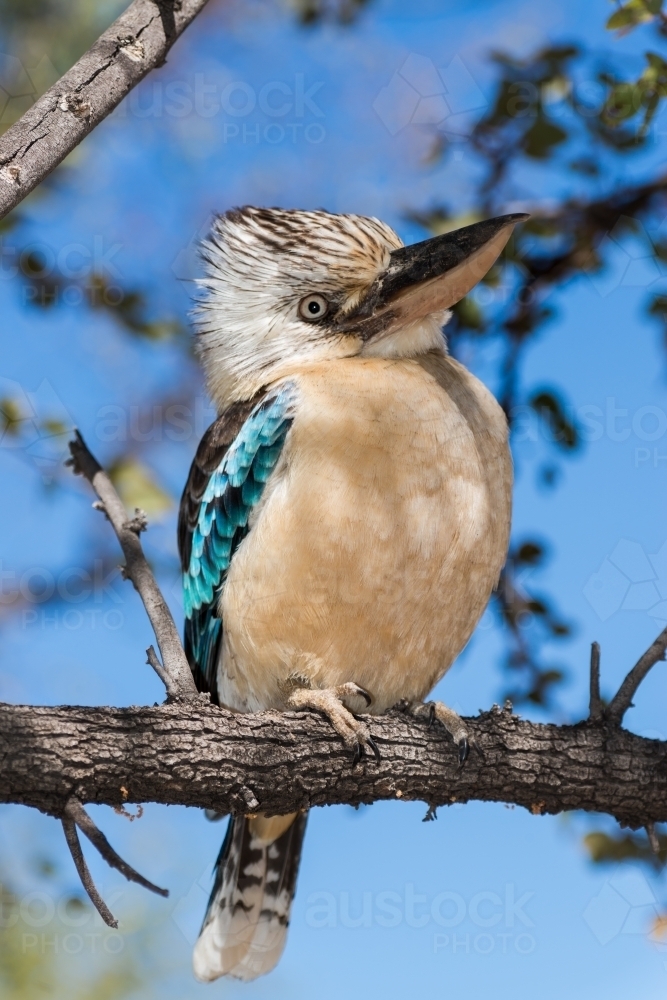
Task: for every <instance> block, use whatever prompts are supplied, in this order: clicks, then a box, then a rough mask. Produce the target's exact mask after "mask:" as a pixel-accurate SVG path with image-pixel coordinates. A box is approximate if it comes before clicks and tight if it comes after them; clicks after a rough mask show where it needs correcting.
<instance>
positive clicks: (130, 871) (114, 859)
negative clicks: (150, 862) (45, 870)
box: [63, 795, 169, 926]
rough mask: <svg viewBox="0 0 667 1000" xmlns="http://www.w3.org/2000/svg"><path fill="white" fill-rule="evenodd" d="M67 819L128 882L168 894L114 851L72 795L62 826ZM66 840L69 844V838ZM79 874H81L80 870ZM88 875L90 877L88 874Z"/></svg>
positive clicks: (163, 894)
mask: <svg viewBox="0 0 667 1000" xmlns="http://www.w3.org/2000/svg"><path fill="white" fill-rule="evenodd" d="M67 820H69V821H70V822H71V823H76V825H77V826H78V828H79V829H80V830H81V832H82V833H84V834H85V835H86V837H87V838H88V840H89V841H90V842H91V844H92V845H93V847H94V848H96V850H97V851H98V852H99V853H100V854H101V855H102V857H103V858H104V860H105V861H106V863H107V864H108V865H109V866H110V867H111V868H115V869H116V870H117V871H119V872H120V873H121V875H124V876H125V878H126V879H127V880H128V881H129V882H137V883H138V884H139V885H143V887H144V888H145V889H149V890H150V891H151V892H155V893H157V895H158V896H168V895H169V890H168V889H161V888H160V887H159V886H157V885H154V884H153V883H152V882H149V881H148V879H147V878H144V876H143V875H140V874H139V872H138V871H136V870H135V869H134V868H133V867H132V866H131V865H129V864H128V863H127V861H123V859H122V858H121V856H120V855H119V854H117V853H116V851H114V849H113V847H112V846H111V844H110V843H109V841H108V840H107V838H106V837H105V836H104V834H103V833H102V831H101V830H99V829H98V827H97V826H96V825H95V823H94V822H93V821H92V819H91V818H90V816H89V815H88V813H87V812H86V810H85V809H84V808H83V806H82V805H81V803H80V802H79V800H78V799H77V798H76V797H75V796H74V795H72V796H71V797H70V798H69V799H68V801H67V805H66V806H65V809H64V815H63V826H64V825H65V822H66V821H67ZM75 832H76V831H75ZM65 836H67V832H65ZM67 842H68V844H69V840H68V841H67ZM77 842H78V837H77ZM71 849H72V848H71V846H70V850H71ZM80 850H81V849H80V847H79V851H80ZM72 857H74V854H72ZM74 863H75V864H76V863H77V862H76V858H74ZM84 864H85V862H84ZM77 871H79V867H78V865H77ZM86 871H87V869H86ZM79 875H81V872H80V871H79ZM88 877H89V879H90V875H89V876H88ZM81 880H82V882H83V876H82V877H81ZM83 884H84V888H85V889H86V892H88V895H90V892H89V890H88V888H87V887H86V883H85V882H84V883H83ZM91 884H92V880H91ZM93 888H94V887H93ZM92 898H93V897H92V896H91V899H92ZM98 898H99V897H98ZM93 901H94V900H93ZM95 905H97V904H95ZM98 909H99V908H98ZM112 919H113V917H112ZM116 926H117V925H116Z"/></svg>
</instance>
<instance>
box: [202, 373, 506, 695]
mask: <svg viewBox="0 0 667 1000" xmlns="http://www.w3.org/2000/svg"><path fill="white" fill-rule="evenodd" d="M408 383H409V380H408ZM329 388H330V387H329ZM400 388H401V389H402V391H403V395H402V396H401V393H400V392H397V391H396V389H397V387H396V386H393V385H391V384H390V385H389V386H388V387H387V393H388V394H389V395H388V399H390V400H391V405H389V402H388V400H387V401H384V402H382V401H381V400H380V401H378V399H377V396H375V397H374V399H372V400H365V401H364V400H359V399H358V398H356V397H355V398H354V400H350V399H349V398H348V399H347V400H346V401H345V402H346V405H345V406H344V407H342V408H341V409H339V410H336V406H335V405H333V404H332V403H331V402H330V401H326V402H327V404H328V405H326V406H324V405H323V403H324V402H325V401H323V400H321V399H315V400H314V403H315V405H314V407H313V412H312V415H311V419H310V424H309V416H308V413H307V412H306V413H305V414H304V415H303V416H301V415H300V417H297V420H295V423H294V425H293V428H292V437H291V441H290V452H289V455H288V456H287V462H286V466H285V468H284V471H283V473H282V475H281V477H280V478H279V479H278V480H277V482H276V483H275V484H274V485H273V488H272V490H271V491H270V494H269V496H268V498H267V500H266V503H265V504H264V506H263V508H262V510H261V513H260V515H259V517H258V519H257V522H256V524H255V525H254V527H253V528H252V530H251V532H250V534H249V535H248V537H247V538H246V540H245V541H244V542H243V544H242V545H241V547H240V548H239V550H238V552H237V555H236V556H235V558H234V560H233V563H232V567H231V570H230V573H229V576H228V579H227V583H226V586H225V591H224V594H223V601H222V617H223V624H224V633H225V645H224V652H223V663H222V667H221V676H220V688H221V700H222V701H223V702H224V703H226V704H229V705H230V707H233V708H237V709H241V710H243V709H245V710H251V711H252V710H256V709H259V708H268V707H274V706H279V705H280V704H281V703H282V701H283V698H284V692H285V690H286V686H287V685H288V684H289V678H290V676H294V675H296V676H297V677H303V678H304V679H305V680H307V681H308V682H309V683H310V684H312V685H313V686H317V687H330V686H333V685H337V684H340V683H343V682H345V681H348V680H353V681H355V682H356V683H357V684H360V685H361V686H362V687H364V688H366V689H367V690H368V691H369V692H370V694H371V695H372V697H373V703H372V706H371V711H376V712H381V711H384V710H386V709H387V708H388V707H390V706H391V705H394V704H395V703H396V702H397V701H399V700H400V699H402V698H408V699H415V700H416V699H422V698H423V697H424V696H425V695H426V694H427V693H428V691H429V690H430V689H431V688H432V687H433V685H434V684H435V683H436V682H437V680H438V679H439V678H440V677H441V676H442V675H443V674H444V673H445V671H446V670H447V668H448V667H449V666H450V665H451V663H452V661H453V660H454V658H455V657H456V656H457V654H458V653H459V652H460V650H461V649H462V648H463V646H464V645H465V644H466V642H467V641H468V639H469V637H470V635H471V633H472V630H473V629H474V627H475V625H476V623H477V621H478V620H479V617H480V616H481V614H482V612H483V610H484V607H485V606H486V603H487V601H488V598H489V595H490V592H491V589H492V587H493V586H494V584H495V582H496V580H497V577H498V573H499V570H500V568H501V565H502V562H503V560H504V555H505V547H506V534H507V532H506V530H505V529H504V528H503V530H500V531H499V530H497V529H498V523H499V522H498V514H499V511H498V509H497V508H498V497H497V496H496V495H495V494H494V490H493V488H492V485H490V483H489V475H488V470H486V469H485V468H484V463H483V462H482V460H481V458H480V455H479V452H478V449H477V448H476V446H475V441H474V437H473V434H472V432H471V430H470V428H469V427H468V425H467V423H466V422H465V420H463V419H462V418H461V417H460V414H458V412H452V408H451V405H450V403H451V401H449V400H448V399H446V398H443V394H442V392H441V391H440V390H438V391H437V392H436V391H434V389H433V386H430V385H426V386H425V385H424V384H423V380H422V382H421V383H418V384H417V385H416V386H410V385H409V384H408V387H406V385H405V384H403V385H402V386H401V387H400ZM408 388H412V394H411V393H410V392H408V391H407V389H408ZM375 389H376V390H377V386H375ZM500 513H501V514H502V513H504V515H505V520H508V518H509V512H508V511H504V512H500Z"/></svg>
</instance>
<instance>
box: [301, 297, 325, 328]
mask: <svg viewBox="0 0 667 1000" xmlns="http://www.w3.org/2000/svg"><path fill="white" fill-rule="evenodd" d="M328 311H329V303H328V302H327V300H326V299H325V298H324V296H323V295H306V297H305V299H301V302H299V316H300V317H301V319H305V320H307V321H308V322H309V323H315V322H316V321H317V320H318V319H322V317H323V316H326V314H327V312H328Z"/></svg>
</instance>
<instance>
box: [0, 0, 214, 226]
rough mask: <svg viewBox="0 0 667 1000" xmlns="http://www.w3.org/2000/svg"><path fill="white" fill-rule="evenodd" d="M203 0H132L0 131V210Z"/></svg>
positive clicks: (103, 109)
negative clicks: (70, 64) (49, 85)
mask: <svg viewBox="0 0 667 1000" xmlns="http://www.w3.org/2000/svg"><path fill="white" fill-rule="evenodd" d="M206 3H207V0H179V2H178V3H176V2H174V0H134V2H133V3H131V4H130V5H129V7H128V8H127V10H125V11H124V12H123V13H122V14H121V15H120V17H119V18H118V19H117V20H116V21H114V23H113V24H112V25H111V27H110V28H108V29H107V31H105V32H104V34H103V35H101V36H100V38H98V39H97V41H96V42H95V43H94V45H93V46H92V47H91V48H90V49H89V50H88V51H87V52H85V53H84V54H83V55H82V56H81V58H80V59H79V60H78V62H76V63H75V64H74V66H72V68H71V69H70V70H68V71H67V73H65V75H64V76H63V77H61V78H60V80H58V82H57V83H55V84H54V85H53V86H52V87H51V88H50V89H49V90H47V92H46V93H45V94H44V95H43V96H42V97H40V98H39V100H37V101H36V102H35V104H33V106H32V107H31V108H29V110H28V111H26V113H25V114H24V115H23V116H22V117H21V118H19V120H18V121H17V122H15V123H14V124H13V125H12V126H11V128H9V129H7V131H6V132H5V133H4V135H3V136H1V137H0V218H2V217H3V216H4V215H6V214H7V212H9V211H10V210H11V209H12V208H14V207H15V206H16V205H18V204H19V202H21V201H23V199H24V198H25V196H26V195H27V194H29V192H30V191H32V189H33V188H34V187H36V186H37V184H39V183H40V181H43V180H44V178H45V177H46V176H47V174H50V173H51V171H52V170H53V169H54V167H57V166H58V164H59V163H60V162H61V161H62V160H63V159H64V158H65V157H66V156H67V154H68V153H70V152H71V151H72V150H73V149H74V148H75V146H78V144H79V143H80V142H81V140H82V139H84V138H85V136H86V135H88V133H89V132H92V130H93V129H94V128H95V126H96V125H98V124H99V123H100V122H101V121H102V119H104V118H106V116H107V115H108V114H109V113H110V112H111V111H113V109H114V108H115V107H117V105H118V104H120V102H121V101H122V100H123V98H124V97H125V96H126V95H127V94H128V93H129V92H130V91H131V90H132V89H133V87H136V85H137V84H138V83H139V82H140V81H141V80H142V79H143V78H144V77H145V76H146V74H147V73H149V72H150V70H152V69H153V68H154V67H156V66H161V65H162V64H163V63H164V62H165V60H166V57H167V53H168V52H169V49H170V48H171V46H172V45H173V44H174V42H175V41H176V39H177V38H178V36H179V35H180V34H181V33H182V32H183V31H184V30H185V29H186V28H187V27H188V25H189V24H190V22H191V21H192V20H193V19H194V18H195V17H196V16H197V14H198V13H199V12H200V11H201V10H202V8H203V7H205V6H206Z"/></svg>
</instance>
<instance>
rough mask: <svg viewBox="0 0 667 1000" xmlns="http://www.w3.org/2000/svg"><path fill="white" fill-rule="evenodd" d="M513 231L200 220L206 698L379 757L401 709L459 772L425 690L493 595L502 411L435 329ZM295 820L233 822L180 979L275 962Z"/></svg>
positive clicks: (446, 720) (195, 558)
mask: <svg viewBox="0 0 667 1000" xmlns="http://www.w3.org/2000/svg"><path fill="white" fill-rule="evenodd" d="M525 218H527V216H524V215H505V216H502V217H500V218H496V219H490V220H488V221H486V222H479V223H476V224H475V225H471V226H467V227H466V228H465V229H459V230H457V231H455V232H450V233H447V234H445V235H442V236H436V237H434V238H433V239H429V240H426V241H424V242H423V243H417V244H414V245H413V246H408V247H406V246H403V244H402V242H401V240H400V238H399V237H398V236H397V235H396V233H395V232H394V231H393V230H392V229H390V228H389V226H386V225H384V224H383V223H382V222H379V221H378V220H377V219H373V218H365V217H362V216H356V215H333V214H329V213H328V212H324V211H317V212H306V211H286V210H283V209H263V208H251V207H246V208H241V209H235V210H233V211H229V212H227V213H226V214H225V215H222V216H220V217H218V218H217V219H216V221H215V223H214V225H213V229H212V232H211V235H210V237H209V239H208V240H207V241H206V242H205V244H204V248H203V256H204V259H205V262H206V276H205V278H204V279H203V280H202V282H201V285H202V289H203V294H202V296H201V299H200V301H199V305H198V308H197V313H196V325H197V341H198V348H199V355H200V358H201V360H202V362H203V366H204V369H205V373H206V380H207V386H208V390H209V392H210V394H211V396H212V398H213V400H214V402H215V404H216V407H217V409H218V412H219V414H220V415H219V417H218V418H217V420H216V421H215V422H214V423H213V424H212V426H211V427H209V429H208V430H207V432H206V433H205V435H204V437H203V439H202V441H201V443H200V445H199V448H198V450H197V453H196V456H195V459H194V462H193V464H192V468H191V470H190V475H189V478H188V481H187V485H186V487H185V491H184V493H183V499H182V503H181V510H180V517H179V548H180V555H181V560H182V566H183V573H184V593H185V616H186V621H185V643H186V651H187V654H188V658H189V661H190V664H191V666H192V670H193V672H194V676H195V679H196V682H197V685H198V687H199V688H200V690H205V691H209V692H210V694H211V697H212V699H213V701H215V702H217V703H218V704H220V705H224V706H226V707H227V708H229V709H231V710H233V711H238V712H255V711H259V710H261V709H283V710H294V709H314V710H316V711H318V712H321V713H324V715H326V716H327V717H328V718H329V720H330V722H331V724H332V725H333V727H334V728H335V730H336V732H337V733H338V734H339V735H340V737H341V739H342V740H343V741H344V743H345V744H346V745H347V746H348V747H349V749H350V755H351V759H352V758H353V757H356V758H358V757H359V756H361V755H363V754H364V753H365V752H369V751H370V752H373V753H376V752H377V747H376V745H375V743H374V741H373V738H372V735H371V730H372V726H369V721H370V719H371V718H372V716H373V715H374V714H379V713H382V712H384V711H386V710H387V709H388V708H390V707H391V706H393V705H396V704H397V703H399V702H402V703H403V704H404V705H406V706H407V707H408V709H409V710H411V711H414V712H415V713H417V714H418V713H420V712H427V713H429V712H430V714H431V716H432V717H434V718H436V719H438V720H439V721H440V722H441V723H442V725H443V726H444V728H445V729H446V730H447V731H448V732H449V734H450V735H451V737H452V738H453V740H454V741H455V743H456V744H457V745H458V753H459V759H460V761H461V762H462V763H463V761H465V758H466V755H467V753H468V737H467V733H466V729H465V726H464V725H463V723H462V721H461V719H460V718H459V716H458V715H457V714H456V713H455V712H453V711H452V710H451V709H449V708H447V707H446V706H445V705H443V704H442V703H440V702H435V703H431V704H430V705H425V704H424V698H425V697H426V696H427V695H428V693H429V692H430V691H431V689H432V688H433V686H434V685H435V684H436V683H437V682H438V681H439V680H440V678H441V677H442V676H443V674H444V673H445V672H446V671H447V669H448V668H449V667H450V666H451V664H452V662H453V661H454V659H455V657H456V656H457V655H458V653H460V651H461V650H462V649H463V647H464V646H465V644H466V643H467V642H468V640H469V638H470V636H471V634H472V631H473V629H474V628H475V625H476V624H477V622H478V620H479V618H480V616H481V614H482V612H483V611H484V608H485V607H486V604H487V602H488V600H489V597H490V594H491V591H492V589H493V587H494V586H495V584H496V582H497V580H498V575H499V573H500V570H501V568H502V565H503V563H504V560H505V556H506V552H507V544H508V535H509V528H510V507H511V487H512V463H511V458H510V453H509V449H508V441H507V424H506V421H505V417H504V414H503V412H502V410H501V408H500V407H499V406H498V404H497V402H496V400H495V399H494V398H493V396H492V395H491V394H490V393H489V392H488V391H487V389H486V388H485V387H484V386H483V385H482V383H481V382H479V381H478V380H477V379H476V378H475V377H474V376H473V375H472V374H471V373H470V372H469V371H467V369H466V368H464V367H463V366H462V365H461V364H459V362H458V361H455V360H454V359H453V358H452V357H450V356H449V354H448V353H447V347H446V341H445V338H444V335H443V332H442V328H443V326H444V324H445V323H446V322H447V319H448V318H449V315H450V314H449V312H448V310H449V309H450V307H451V306H453V305H454V304H455V303H456V302H458V301H459V300H460V299H461V298H463V296H464V295H466V294H467V293H468V292H469V291H470V290H471V288H472V287H473V286H474V285H475V284H476V283H477V282H478V281H479V280H480V279H481V278H482V277H484V275H485V274H486V273H487V271H488V270H489V269H490V267H491V266H492V265H493V263H494V262H495V260H496V258H497V257H498V255H499V254H500V252H501V250H502V249H503V247H504V246H505V244H506V242H507V240H508V239H509V236H510V234H511V232H512V229H513V227H514V225H515V224H516V223H517V222H520V221H522V220H523V219H525ZM360 716H361V718H360ZM305 825H306V815H305V814H304V813H298V814H292V815H288V816H277V817H270V818H269V817H265V816H262V815H255V816H234V817H232V819H231V820H230V824H229V827H228V830H227V834H226V837H225V841H224V844H223V846H222V850H221V852H220V856H219V857H218V860H217V865H216V870H215V884H214V887H213V891H212V895H211V899H210V902H209V905H208V910H207V912H206V916H205V919H204V924H203V927H202V930H201V934H200V937H199V940H198V941H197V944H196V946H195V950H194V971H195V974H196V976H197V978H198V979H201V980H212V979H215V978H217V977H218V976H223V975H231V976H234V977H237V978H239V979H246V980H247V979H253V978H255V977H256V976H259V975H261V974H262V973H264V972H268V971H269V970H270V969H272V968H273V966H274V965H275V964H276V962H277V961H278V958H279V957H280V954H281V952H282V949H283V946H284V943H285V934H286V929H287V923H288V920H289V913H290V906H291V901H292V896H293V894H294V888H295V883H296V875H297V868H298V863H299V855H300V851H301V844H302V840H303V835H304V830H305Z"/></svg>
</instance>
